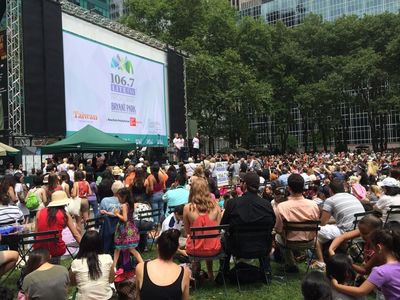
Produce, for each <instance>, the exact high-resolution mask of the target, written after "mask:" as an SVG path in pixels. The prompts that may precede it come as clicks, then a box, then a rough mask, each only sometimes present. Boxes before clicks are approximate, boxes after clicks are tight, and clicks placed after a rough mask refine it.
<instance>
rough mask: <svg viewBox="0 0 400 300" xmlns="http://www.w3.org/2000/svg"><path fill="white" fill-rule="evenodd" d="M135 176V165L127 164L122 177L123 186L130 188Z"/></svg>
mask: <svg viewBox="0 0 400 300" xmlns="http://www.w3.org/2000/svg"><path fill="white" fill-rule="evenodd" d="M135 176H136V172H135V166H134V165H131V164H129V165H128V167H127V168H126V172H125V178H124V184H125V187H127V188H130V187H131V186H132V183H133V181H134V180H135Z"/></svg>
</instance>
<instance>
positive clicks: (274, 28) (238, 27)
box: [122, 0, 400, 152]
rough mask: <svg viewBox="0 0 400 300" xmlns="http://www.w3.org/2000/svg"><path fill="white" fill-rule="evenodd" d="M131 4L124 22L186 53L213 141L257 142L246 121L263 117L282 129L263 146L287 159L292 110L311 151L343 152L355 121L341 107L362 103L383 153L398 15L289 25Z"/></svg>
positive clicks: (205, 3) (195, 109) (180, 0)
mask: <svg viewBox="0 0 400 300" xmlns="http://www.w3.org/2000/svg"><path fill="white" fill-rule="evenodd" d="M127 5H128V6H129V8H130V13H129V14H128V15H127V16H125V17H124V18H123V20H122V21H123V22H124V23H125V24H126V25H128V26H130V27H132V28H134V29H136V30H139V31H143V32H145V33H147V34H149V35H151V36H154V37H156V38H159V39H161V40H163V41H165V42H167V43H169V44H172V45H175V46H178V47H180V48H181V49H183V50H185V51H187V52H188V53H190V58H189V59H188V60H187V69H186V70H187V96H188V108H189V113H190V116H191V118H194V119H196V120H197V121H198V124H199V128H200V130H201V131H202V133H203V134H205V135H207V136H209V137H210V138H214V137H225V138H227V139H228V140H229V141H230V143H231V145H235V144H243V145H245V146H249V145H252V144H254V140H253V134H251V132H250V130H249V116H254V113H258V114H260V113H265V114H267V115H269V116H270V117H271V118H272V119H273V120H274V122H275V128H276V136H273V137H272V138H271V139H269V138H267V139H266V141H265V144H267V145H270V146H272V145H273V144H277V143H278V144H279V145H280V150H281V151H282V152H284V151H286V150H288V142H289V144H293V141H291V139H293V137H292V136H291V135H290V130H291V128H292V126H293V124H294V122H295V120H294V119H293V113H292V112H293V109H294V108H296V109H298V111H299V112H300V114H301V117H302V119H303V125H302V130H303V140H304V141H303V144H304V146H305V149H306V150H311V149H308V145H309V144H312V148H313V149H314V150H316V148H317V146H319V144H320V143H322V145H323V146H324V147H325V148H327V146H328V144H329V143H330V141H332V140H333V141H334V142H335V145H336V147H337V148H338V149H339V148H340V149H345V148H346V147H347V144H348V142H349V128H348V125H349V124H348V123H346V120H344V119H343V118H342V111H341V109H343V108H341V107H342V106H343V105H344V106H343V107H345V108H346V109H347V108H349V107H352V106H354V105H359V106H360V107H362V109H363V110H364V111H365V112H366V113H367V115H368V123H369V126H370V132H371V139H372V144H373V147H374V149H378V148H384V147H385V144H386V143H387V136H385V132H383V128H384V125H385V124H382V122H383V121H382V120H385V116H387V114H389V113H390V110H391V109H399V108H400V97H399V95H400V88H399V87H400V71H399V70H400V68H399V62H400V38H399V35H398V33H399V32H400V16H399V15H398V14H382V15H378V16H365V17H363V18H359V17H357V16H347V17H343V18H340V19H338V20H336V21H335V22H323V21H322V19H321V17H319V16H316V15H310V16H308V17H307V18H306V19H305V21H304V23H303V24H302V25H300V26H297V27H295V28H287V27H285V26H284V24H283V23H279V22H278V23H277V24H276V25H266V24H265V23H263V22H262V21H261V20H254V19H252V18H243V19H239V18H238V16H237V13H236V12H235V11H234V10H233V9H232V8H231V7H230V6H229V2H228V1H220V0H128V1H127ZM340 104H342V106H341V105H340ZM378 124H379V125H380V126H378ZM385 139H386V140H385Z"/></svg>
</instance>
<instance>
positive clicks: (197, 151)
mask: <svg viewBox="0 0 400 300" xmlns="http://www.w3.org/2000/svg"><path fill="white" fill-rule="evenodd" d="M192 146H193V154H192V156H193V158H194V161H195V162H196V161H197V160H198V159H199V158H200V134H199V133H198V132H197V133H196V135H195V136H194V138H193V140H192Z"/></svg>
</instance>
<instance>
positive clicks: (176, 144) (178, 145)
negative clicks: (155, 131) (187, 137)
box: [172, 138, 181, 149]
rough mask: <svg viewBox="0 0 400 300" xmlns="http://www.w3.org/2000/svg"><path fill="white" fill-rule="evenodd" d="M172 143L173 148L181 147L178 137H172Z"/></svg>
mask: <svg viewBox="0 0 400 300" xmlns="http://www.w3.org/2000/svg"><path fill="white" fill-rule="evenodd" d="M172 143H173V144H174V147H175V148H177V149H181V146H180V145H181V143H180V139H179V138H174V139H173V140H172Z"/></svg>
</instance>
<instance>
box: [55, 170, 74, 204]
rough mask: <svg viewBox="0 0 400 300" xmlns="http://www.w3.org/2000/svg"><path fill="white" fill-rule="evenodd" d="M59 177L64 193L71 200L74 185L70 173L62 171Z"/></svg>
mask: <svg viewBox="0 0 400 300" xmlns="http://www.w3.org/2000/svg"><path fill="white" fill-rule="evenodd" d="M58 175H59V176H60V181H61V186H62V189H63V191H64V192H65V193H67V196H68V197H69V198H70V197H71V186H73V183H72V182H71V180H70V178H69V175H68V173H67V172H66V171H61V172H60V173H59V174H58Z"/></svg>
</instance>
